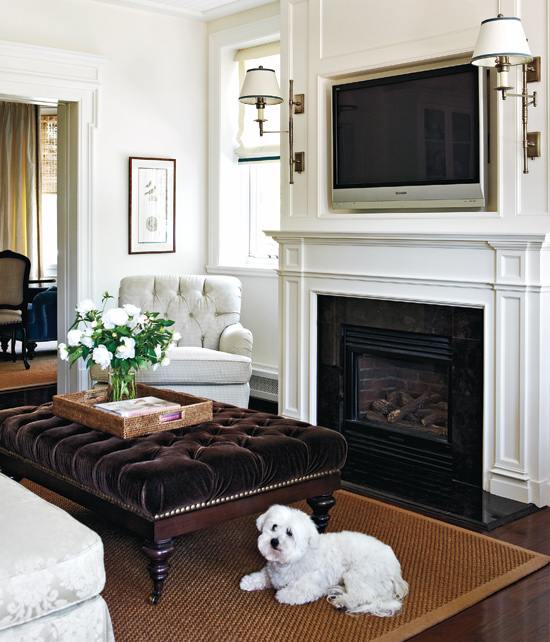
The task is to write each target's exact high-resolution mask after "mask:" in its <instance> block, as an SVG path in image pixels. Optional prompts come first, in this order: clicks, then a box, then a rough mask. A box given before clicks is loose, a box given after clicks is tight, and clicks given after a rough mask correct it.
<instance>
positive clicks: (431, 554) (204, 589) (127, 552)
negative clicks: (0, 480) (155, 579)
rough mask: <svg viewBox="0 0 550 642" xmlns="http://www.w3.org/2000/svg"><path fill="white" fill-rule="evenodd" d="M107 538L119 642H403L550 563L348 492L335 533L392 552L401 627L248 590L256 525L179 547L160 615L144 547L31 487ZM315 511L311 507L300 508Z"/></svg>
mask: <svg viewBox="0 0 550 642" xmlns="http://www.w3.org/2000/svg"><path fill="white" fill-rule="evenodd" d="M24 483H25V485H26V486H28V487H29V488H30V489H31V490H34V492H36V493H38V494H39V495H41V496H42V497H44V498H45V499H47V500H48V501H51V502H53V503H55V504H58V505H59V506H61V507H62V508H64V509H65V510H67V511H68V512H70V513H71V514H72V515H73V516H75V517H76V518H77V519H79V520H80V521H82V522H84V523H86V524H87V525H88V526H90V527H91V528H93V529H94V530H96V531H97V532H98V533H99V534H100V535H101V537H102V538H103V542H104V546H105V565H106V572H107V583H106V586H105V589H104V592H103V596H104V598H105V600H106V602H107V604H108V606H109V611H110V613H111V618H112V620H113V627H114V632H115V638H116V640H117V642H146V641H148V640H161V641H162V642H184V641H191V640H192V641H193V642H212V641H213V640H216V642H283V641H284V642H343V641H345V642H368V641H372V640H378V641H379V642H400V641H402V640H407V639H408V638H410V637H412V636H413V635H416V634H417V633H420V632H421V631H424V630H425V629H428V628H429V627H431V626H434V625H435V624H437V623H438V622H441V621H442V620H445V619H447V618H449V617H451V616H452V615H455V614H456V613H458V612H460V611H462V610H464V609H466V608H468V607H469V606H472V605H473V604H475V603H476V602H479V601H481V600H483V599H484V598H486V597H488V596H489V595H491V594H492V593H495V592H496V591H498V590H499V589H501V588H504V587H505V586H508V585H509V584H512V583H513V582H516V581H517V580H519V579H520V578H522V577H524V576H526V575H528V574H530V573H533V572H534V571H536V570H537V569H539V568H542V567H543V566H545V565H546V564H548V563H549V562H550V557H546V556H544V555H541V554H539V553H535V552H533V551H529V550H526V549H523V548H519V547H517V546H513V545H511V544H507V543H505V542H501V541H498V540H495V539H491V538H489V537H486V536H484V535H478V534H476V533H473V532H470V531H467V530H464V529H461V528H458V527H455V526H450V525H448V524H444V523H443V522H438V521H436V520H433V519H430V518H427V517H423V516H421V515H417V514H415V513H412V512H409V511H406V510H402V509H400V508H394V507H391V506H388V505H386V504H382V503H380V502H377V501H374V500H370V499H366V498H363V497H360V496H358V495H355V494H352V493H348V492H345V491H339V492H337V493H336V499H337V502H336V506H335V507H334V508H333V509H332V511H331V515H332V519H331V521H330V525H329V530H332V531H339V530H357V531H362V532H365V533H368V534H370V535H374V536H375V537H377V538H379V539H381V540H382V541H384V542H386V543H388V544H390V545H391V546H392V547H393V548H394V550H395V552H396V554H397V557H398V558H399V560H400V561H401V565H402V568H403V576H404V577H405V579H406V580H407V581H408V582H409V585H410V593H409V595H408V596H407V597H406V598H405V603H404V608H403V610H402V612H401V613H400V614H399V615H398V616H396V617H393V618H378V617H374V616H369V615H361V616H355V617H352V616H349V615H346V614H345V613H341V612H338V611H336V610H335V609H334V608H333V607H332V606H330V604H329V603H328V602H327V601H326V600H319V601H317V602H314V603H311V604H306V605H304V606H288V605H281V604H279V603H278V602H277V601H276V600H275V599H274V596H273V595H274V593H273V591H270V590H268V591H260V592H253V593H247V592H245V591H241V590H240V589H239V580H240V578H241V576H242V575H244V574H246V573H250V572H252V571H255V570H259V569H260V568H261V566H262V565H263V561H262V558H261V556H260V554H259V553H258V551H257V549H256V538H257V535H258V532H257V531H256V527H255V518H254V516H251V517H245V518H241V519H238V520H234V521H232V522H228V523H225V524H221V525H219V526H215V527H212V528H209V529H206V530H203V531H198V532H196V533H191V534H190V535H185V536H181V537H179V538H177V540H176V543H177V550H176V552H175V554H174V555H173V557H172V563H171V569H170V575H169V576H168V579H167V581H166V584H165V587H164V593H163V596H162V599H161V601H160V602H159V604H158V605H157V606H151V605H149V604H148V603H147V602H146V596H147V595H148V593H149V591H150V589H151V584H150V581H149V577H148V574H147V571H146V561H145V556H144V555H143V553H142V552H141V548H140V547H141V541H140V539H139V538H138V537H137V536H134V535H132V534H130V533H128V532H126V531H123V530H122V529H119V528H117V527H116V526H113V525H112V524H110V523H109V522H106V521H104V520H103V519H102V518H101V517H100V516H98V515H95V514H94V513H92V512H90V511H88V510H87V509H84V508H81V507H80V506H77V505H76V504H73V503H72V502H70V501H69V500H66V499H64V498H61V497H59V496H58V495H55V494H54V493H51V492H50V491H47V490H45V489H43V488H41V487H40V486H37V485H35V484H32V483H30V482H27V481H25V482H24ZM295 506H296V507H298V508H301V509H306V508H307V507H306V505H305V503H303V504H302V503H300V504H296V505H295Z"/></svg>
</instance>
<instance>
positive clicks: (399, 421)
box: [356, 354, 449, 439]
mask: <svg viewBox="0 0 550 642" xmlns="http://www.w3.org/2000/svg"><path fill="white" fill-rule="evenodd" d="M356 367H357V402H358V417H357V418H358V419H359V420H365V421H367V422H374V423H376V424H377V425H378V426H381V425H382V426H383V425H386V426H387V427H388V428H396V429H403V430H413V431H415V432H418V433H424V434H426V435H431V436H435V437H441V438H444V439H447V434H448V426H449V372H448V370H449V368H448V366H447V365H443V366H442V365H440V364H438V363H435V362H427V363H426V362H422V361H412V362H411V361H409V360H405V359H397V358H388V357H384V356H378V355H371V354H360V355H358V356H357V366H356Z"/></svg>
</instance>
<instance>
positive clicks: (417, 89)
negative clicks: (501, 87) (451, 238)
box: [332, 64, 482, 207]
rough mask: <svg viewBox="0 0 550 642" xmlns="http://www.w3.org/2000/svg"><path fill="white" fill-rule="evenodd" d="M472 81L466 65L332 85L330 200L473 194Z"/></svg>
mask: <svg viewBox="0 0 550 642" xmlns="http://www.w3.org/2000/svg"><path fill="white" fill-rule="evenodd" d="M479 87H480V81H479V70H478V68H477V67H474V66H473V65H469V64H466V65H458V66H455V67H446V68H443V69H433V70H429V71H422V72H416V73H409V74H403V75H398V76H391V77H386V78H377V79H374V80H367V81H361V82H354V83H347V84H341V85H335V86H334V87H333V89H332V114H333V123H332V125H333V147H332V151H333V200H335V201H343V202H344V203H345V204H346V205H347V206H351V207H353V202H354V201H357V200H358V198H359V201H360V203H363V204H365V202H367V203H368V202H377V201H379V200H380V199H381V200H389V201H392V200H396V201H400V200H404V201H407V203H406V205H408V201H410V200H411V199H412V202H413V205H412V207H414V206H415V205H414V201H416V200H422V201H424V200H427V201H430V200H432V201H437V202H439V203H441V202H443V204H444V201H445V200H448V199H450V200H453V199H454V198H455V197H456V198H458V200H459V202H460V201H462V200H464V199H466V200H468V199H469V198H475V199H479V197H480V196H482V194H481V193H480V190H481V188H480V187H479V186H480V183H481V182H482V181H481V167H480V163H481V160H480V156H481V154H480V147H481V146H480V95H479V93H480V88H479ZM468 185H471V186H474V187H473V188H472V189H469V188H468V187H459V188H458V189H455V188H453V187H451V188H450V189H448V190H445V189H442V188H443V187H444V186H468ZM377 188H381V189H378V190H377ZM398 188H399V189H398ZM401 188H402V189H401ZM429 188H433V189H429ZM438 188H439V189H438ZM339 190H342V194H341V198H339V195H338V191H339ZM369 190H371V191H370V192H369ZM394 192H395V193H394ZM399 192H401V193H399ZM400 197H403V198H400ZM479 204H480V203H479V202H477V203H476V205H479ZM388 206H389V205H388ZM408 206H411V205H408Z"/></svg>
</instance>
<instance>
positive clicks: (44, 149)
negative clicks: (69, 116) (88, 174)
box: [40, 108, 57, 278]
mask: <svg viewBox="0 0 550 642" xmlns="http://www.w3.org/2000/svg"><path fill="white" fill-rule="evenodd" d="M50 112H53V113H50ZM40 143H41V155H42V161H41V185H42V199H41V200H42V203H41V216H40V237H41V238H40V241H41V254H42V266H43V276H44V277H54V278H55V277H57V112H56V110H52V109H48V108H42V109H41V114H40Z"/></svg>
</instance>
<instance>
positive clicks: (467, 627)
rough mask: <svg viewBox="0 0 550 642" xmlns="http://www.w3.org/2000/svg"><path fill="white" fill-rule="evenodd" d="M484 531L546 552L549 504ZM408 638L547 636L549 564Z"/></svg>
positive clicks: (32, 396) (499, 640)
mask: <svg viewBox="0 0 550 642" xmlns="http://www.w3.org/2000/svg"><path fill="white" fill-rule="evenodd" d="M54 393H55V388H53V389H52V387H49V389H48V388H47V387H42V388H39V389H37V388H34V389H27V390H20V391H16V392H10V393H0V409H2V408H10V407H15V406H20V405H32V404H40V403H44V402H45V401H49V400H50V399H51V395H52V394H54ZM250 407H254V408H255V409H258V410H264V411H266V412H274V411H276V406H274V405H273V404H269V402H261V400H256V401H255V400H251V404H250ZM478 532H481V531H478ZM484 534H485V535H486V536H487V537H494V538H496V539H500V540H503V541H505V542H510V543H511V544H515V545H517V546H522V547H524V548H528V549H530V550H533V551H537V552H539V553H544V554H545V555H550V508H544V509H542V510H540V511H537V512H536V513H534V514H532V515H528V516H527V517H523V518H521V519H518V520H516V521H514V522H511V523H509V524H506V525H505V526H501V527H499V528H496V529H494V530H493V531H491V532H490V533H487V532H485V533H484ZM411 640H412V641H413V642H442V641H444V642H462V641H468V642H549V641H550V565H549V566H546V567H545V568H543V569H541V570H539V571H537V572H535V573H533V574H531V575H529V576H528V577H526V578H524V579H522V580H520V581H519V582H516V583H515V584H512V585H511V586H509V587H508V588H505V589H503V590H502V591H499V592H498V593H496V594H495V595H492V596H491V597H489V598H487V599H485V600H483V601H482V602H480V603H479V604H476V605H475V606H472V607H471V608H469V609H467V610H466V611H463V612H462V613H459V614H458V615H456V616H454V617H452V618H449V619H448V620H445V621H444V622H442V623H441V624H438V625H437V626H434V627H432V628H431V629H429V630H428V631H425V632H424V633H421V634H420V635H416V636H415V637H413V638H411ZM342 642H345V641H342Z"/></svg>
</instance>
